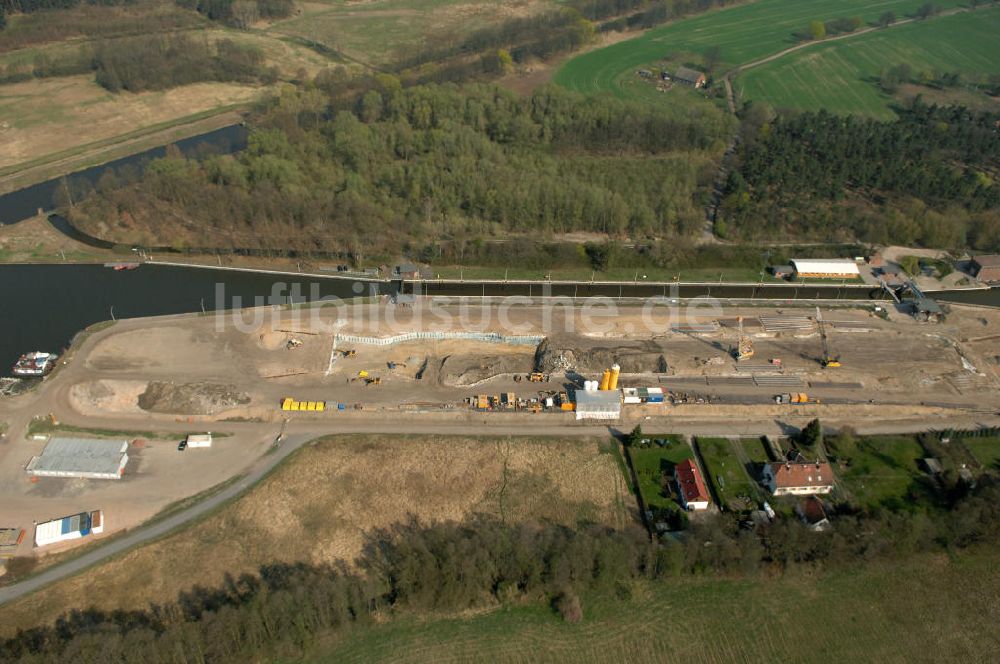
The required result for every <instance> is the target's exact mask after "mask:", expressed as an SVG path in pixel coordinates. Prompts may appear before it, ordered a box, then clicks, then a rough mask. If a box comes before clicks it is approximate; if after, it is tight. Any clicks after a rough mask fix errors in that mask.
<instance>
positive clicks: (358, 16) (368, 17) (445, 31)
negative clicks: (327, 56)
mask: <svg viewBox="0 0 1000 664" xmlns="http://www.w3.org/2000/svg"><path fill="white" fill-rule="evenodd" d="M556 6H557V4H556V2H555V1H554V0H514V1H513V2H502V1H501V0H382V1H376V2H364V3H345V2H336V1H334V2H331V1H320V2H315V1H314V2H305V3H302V5H301V8H302V13H301V14H300V15H299V16H296V17H292V18H290V19H287V20H284V21H280V22H278V23H275V24H274V25H272V26H271V27H269V28H267V34H270V35H288V36H294V37H298V38H300V39H305V40H309V41H312V42H316V43H319V44H323V45H324V46H326V47H328V48H331V49H334V50H335V51H337V52H339V53H341V54H343V55H344V56H346V57H347V58H349V59H350V60H353V61H356V62H359V63H363V64H366V65H371V66H373V67H379V66H381V65H385V64H388V63H389V62H391V61H392V60H394V59H395V58H396V57H398V56H400V55H407V56H408V55H412V53H413V51H414V50H420V49H423V48H425V47H427V46H440V45H442V44H444V43H453V42H458V41H461V40H462V39H463V38H465V37H467V36H468V35H469V34H470V33H471V32H473V31H475V30H477V29H479V28H483V27H486V26H488V25H493V24H496V23H499V22H501V21H503V20H506V19H510V18H518V17H523V16H531V15H533V14H536V13H538V12H541V11H544V10H546V9H553V8H554V7H556Z"/></svg>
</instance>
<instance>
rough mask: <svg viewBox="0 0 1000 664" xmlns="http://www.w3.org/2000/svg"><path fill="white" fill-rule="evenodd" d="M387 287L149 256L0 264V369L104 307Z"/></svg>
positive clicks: (103, 316)
mask: <svg viewBox="0 0 1000 664" xmlns="http://www.w3.org/2000/svg"><path fill="white" fill-rule="evenodd" d="M282 282H284V284H285V285H284V286H282V287H280V288H279V290H278V291H276V290H275V284H276V283H282ZM293 283H294V284H298V285H297V286H295V287H293V286H292V284H293ZM220 285H221V288H222V291H221V294H223V297H221V298H219V297H218V295H219V294H220V291H219V288H220ZM390 292H391V284H388V283H379V282H360V281H358V282H355V281H351V280H345V279H333V278H322V277H300V276H298V275H292V274H289V275H279V274H267V273H259V272H244V271H234V270H206V269H199V268H184V267H173V266H165V265H155V264H144V265H141V266H140V267H138V268H136V269H134V270H128V271H123V272H116V271H115V270H113V269H110V268H107V267H104V266H103V265H74V264H59V265H0V311H2V312H3V317H2V319H0V320H2V322H0V376H6V375H10V367H11V366H12V365H13V363H14V361H15V360H16V359H17V358H18V357H19V356H20V355H21V354H22V353H26V352H29V351H33V350H41V351H49V352H59V351H60V350H61V349H63V348H65V347H67V346H68V345H69V342H70V340H71V339H72V338H73V337H74V336H75V335H76V333H77V332H79V331H80V330H82V329H83V328H85V327H87V326H88V325H92V324H94V323H97V322H99V321H104V320H110V319H111V318H112V315H113V316H114V317H115V318H134V317H141V316H161V315H167V314H180V313H194V312H199V311H201V310H202V308H203V307H204V310H205V311H212V310H223V309H229V308H232V307H234V306H243V307H246V306H253V305H254V304H255V302H258V303H260V304H287V303H289V302H292V303H301V302H306V301H309V300H314V299H318V298H325V297H330V296H335V297H338V298H341V299H347V298H351V297H356V296H358V295H374V294H380V293H390ZM237 298H239V299H238V300H237ZM255 298H259V299H256V300H255Z"/></svg>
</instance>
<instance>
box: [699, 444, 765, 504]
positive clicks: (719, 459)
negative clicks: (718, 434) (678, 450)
mask: <svg viewBox="0 0 1000 664" xmlns="http://www.w3.org/2000/svg"><path fill="white" fill-rule="evenodd" d="M697 444H698V451H699V452H701V458H702V460H703V461H704V462H705V475H706V476H707V479H708V481H709V482H711V483H712V486H713V487H714V488H715V494H716V495H717V496H718V497H719V500H721V501H722V502H723V503H724V504H725V505H726V506H728V507H729V508H731V509H743V508H745V507H748V505H746V504H745V501H744V500H743V499H744V498H750V499H751V500H752V499H754V498H757V497H758V496H759V495H760V488H759V487H758V486H757V484H756V483H755V482H754V481H753V480H752V479H751V478H750V475H748V474H747V468H746V466H747V464H749V463H752V460H751V458H750V457H749V455H746V454H744V453H743V452H742V445H741V444H740V443H737V442H734V441H731V440H729V439H728V438H701V437H699V438H698V440H697ZM758 444H759V443H758Z"/></svg>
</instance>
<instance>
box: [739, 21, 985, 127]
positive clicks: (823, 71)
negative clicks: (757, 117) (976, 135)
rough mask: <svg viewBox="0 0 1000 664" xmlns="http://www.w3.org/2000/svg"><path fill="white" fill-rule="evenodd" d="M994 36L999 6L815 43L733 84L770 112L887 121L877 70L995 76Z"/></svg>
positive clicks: (888, 112)
mask: <svg viewBox="0 0 1000 664" xmlns="http://www.w3.org/2000/svg"><path fill="white" fill-rule="evenodd" d="M997 35H1000V7H991V8H988V9H981V10H977V11H975V12H967V13H960V14H954V15H952V16H943V17H940V18H936V19H933V20H929V21H917V22H914V23H910V24H907V25H900V26H898V27H894V28H892V29H890V30H879V31H875V32H872V33H869V34H865V35H861V36H859V37H857V38H853V39H849V40H846V41H840V42H830V43H828V44H818V45H816V46H814V47H810V48H808V49H804V50H802V51H799V52H796V53H792V54H789V55H787V56H784V57H782V58H780V59H778V60H775V61H773V62H769V63H767V64H764V65H761V66H760V67H757V68H754V69H751V70H749V71H747V72H745V73H742V74H740V75H739V76H738V77H737V78H736V81H735V84H734V85H735V87H736V90H737V92H738V93H742V96H743V98H744V99H754V100H762V101H766V102H768V103H769V104H771V105H772V106H775V107H782V108H796V109H803V110H818V109H821V108H825V109H827V110H829V111H832V112H835V113H862V114H865V115H869V116H872V117H877V118H891V117H893V112H892V110H891V109H890V108H889V106H890V104H892V103H894V102H897V99H895V98H894V97H893V96H890V95H888V94H886V93H885V92H883V91H882V90H881V89H880V88H879V85H878V79H879V75H880V73H881V71H882V70H883V69H885V68H887V67H892V66H895V65H899V64H904V63H905V64H908V65H909V66H910V67H912V69H913V71H914V73H915V74H918V73H920V72H924V71H928V72H937V73H946V72H962V73H963V74H976V75H986V74H997V73H1000V38H998V37H997ZM979 96H981V97H982V98H983V99H984V100H985V99H988V97H986V95H985V94H980V95H979ZM994 103H996V102H994Z"/></svg>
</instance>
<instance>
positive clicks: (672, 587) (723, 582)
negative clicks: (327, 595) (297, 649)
mask: <svg viewBox="0 0 1000 664" xmlns="http://www.w3.org/2000/svg"><path fill="white" fill-rule="evenodd" d="M998 562H1000V558H998V555H997V554H996V553H995V552H991V551H985V550H980V551H977V552H975V553H972V552H968V553H962V554H958V555H955V556H954V557H951V558H946V557H945V556H931V555H926V556H919V557H915V558H913V559H911V560H908V561H905V562H903V563H895V564H892V563H877V564H871V565H867V566H865V567H848V568H844V569H841V570H838V571H837V572H833V573H831V572H816V571H810V572H804V571H803V572H801V573H787V574H785V575H783V576H778V577H768V578H762V579H757V580H731V579H725V578H690V577H687V578H677V579H672V580H665V581H663V582H662V583H656V584H652V583H641V584H634V585H633V586H631V587H629V588H619V589H617V591H605V592H594V593H590V594H585V595H584V596H583V597H582V606H583V615H584V617H583V620H582V621H581V622H579V623H577V624H567V623H565V622H563V621H562V620H561V619H560V618H559V616H558V614H557V613H556V612H555V611H553V610H552V609H550V608H548V607H547V606H545V605H543V604H541V603H540V602H531V603H530V604H527V605H521V606H516V605H515V606H505V607H503V608H500V609H496V610H493V611H490V612H487V613H478V614H471V615H464V616H454V617H440V616H439V617H427V616H416V615H412V614H409V615H401V616H396V617H394V618H393V619H392V620H391V621H388V622H386V623H385V624H382V625H379V626H374V627H368V628H361V629H356V630H352V631H347V632H342V633H340V634H337V635H331V636H329V637H328V638H327V639H326V640H325V641H323V640H321V641H320V642H319V644H318V645H317V646H316V647H315V648H314V649H313V650H312V652H311V653H310V656H308V657H306V658H305V661H309V662H331V661H335V662H341V663H353V662H384V661H393V662H442V661H449V662H457V661H470V662H471V661H480V662H481V661H508V662H515V661H516V662H525V661H532V662H601V663H602V664H603V663H605V662H610V663H613V662H652V661H686V660H697V661H701V662H709V663H715V662H777V661H792V662H831V661H851V660H856V661H891V662H907V661H910V662H912V661H986V660H987V659H989V655H988V653H990V652H994V653H995V652H997V651H998V649H1000V633H998V632H997V630H996V629H995V625H996V621H997V620H998V619H1000V605H998V604H997V602H996V597H997V595H998V594H1000V575H997V574H996V573H994V570H995V567H996V565H997V563H998Z"/></svg>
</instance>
